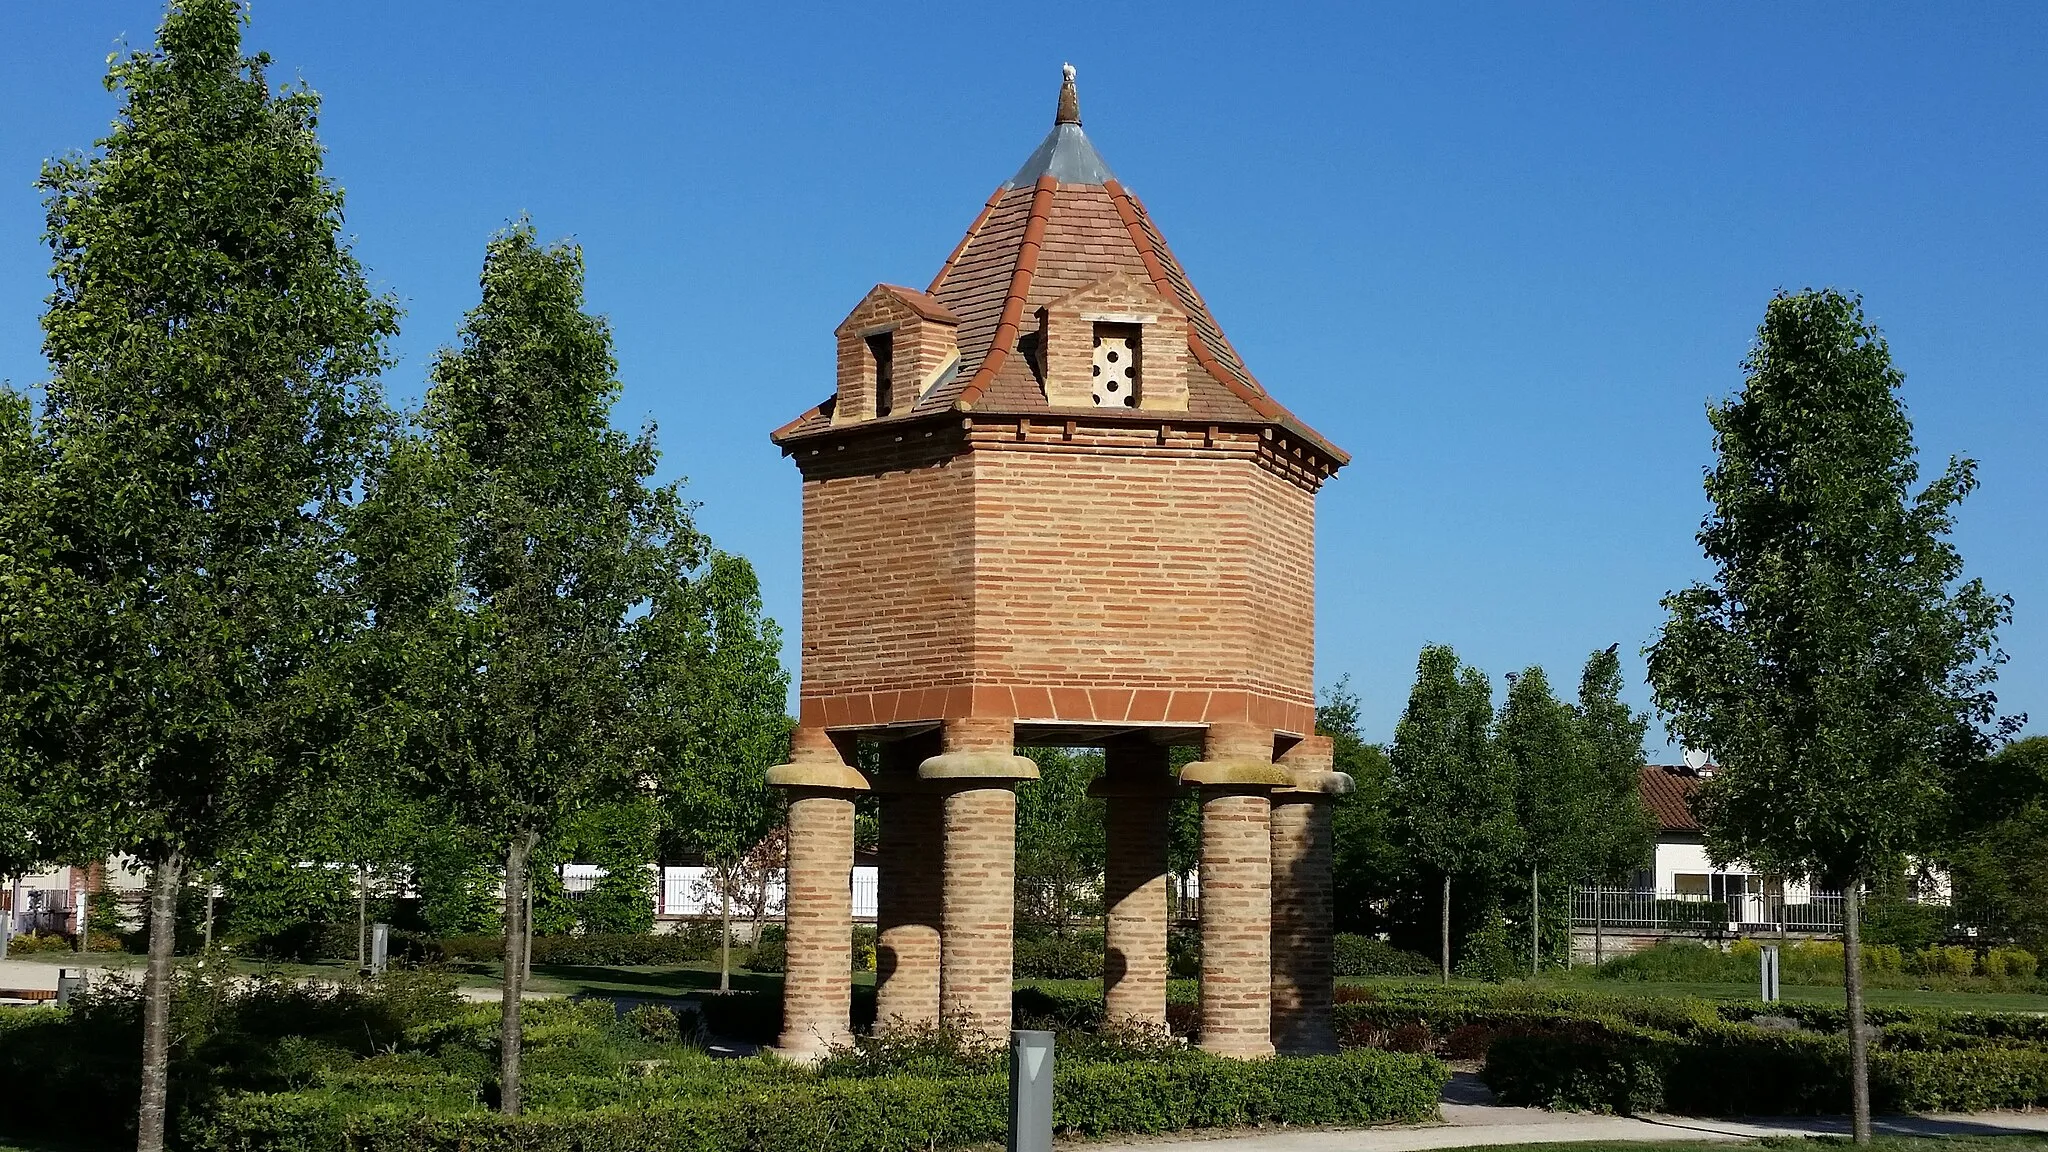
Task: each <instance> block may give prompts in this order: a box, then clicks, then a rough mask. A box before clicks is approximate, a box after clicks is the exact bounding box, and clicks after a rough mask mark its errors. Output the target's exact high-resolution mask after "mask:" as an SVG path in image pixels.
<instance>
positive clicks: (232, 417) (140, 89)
mask: <svg viewBox="0 0 2048 1152" xmlns="http://www.w3.org/2000/svg"><path fill="white" fill-rule="evenodd" d="M242 22H243V12H242V9H241V6H240V5H239V4H238V3H236V2H235V0H182V2H180V3H175V4H173V5H172V6H171V8H170V10H169V11H168V13H167V14H166V16H165V18H164V21H163V24H162V25H161V27H160V28H159V30H158V33H157V38H156V43H155V44H154V45H153V46H152V47H151V48H148V49H146V50H143V51H138V52H134V53H130V54H128V55H126V56H117V57H116V58H115V59H114V60H113V62H112V64H111V66H110V69H109V71H108V75H107V87H108V88H109V90H111V91H113V92H114V93H115V94H116V95H117V96H118V98H119V100H120V105H121V107H120V113H119V115H118V118H117V119H116V121H115V123H114V125H113V128H112V130H111V131H110V133H109V134H108V135H107V136H106V137H104V138H103V139H101V140H100V141H98V144H97V148H96V150H95V151H94V152H92V153H90V154H81V155H74V156H70V157H66V158H63V159H60V160H54V161H51V162H50V163H48V164H46V165H45V166H44V169H43V172H42V176H41V180H40V186H41V188H42V190H43V193H44V197H45V199H44V204H45V208H46V211H47V217H46V221H47V228H46V232H45V238H46V240H47V242H48V244H49V247H50V251H51V255H52V264H51V269H50V275H51V280H52V282H53V285H54V287H53V290H52V292H51V294H50V296H49V298H48V309H47V311H46V312H45V313H44V316H43V350H44V353H45V355H46V356H47V358H48V360H49V362H50V366H51V371H52V375H51V378H50V380H49V382H48V384H47V387H46V388H45V405H44V412H43V419H42V421H41V430H42V433H43V434H44V435H46V436H47V437H48V439H49V469H48V473H47V479H48V485H47V488H46V492H47V494H48V503H47V509H46V516H45V528H46V530H47V532H48V533H49V536H50V537H51V538H52V539H54V540H57V541H60V542H61V548H60V549H59V551H58V552H57V555H56V559H57V561H58V563H59V564H60V566H61V568H62V575H61V579H60V580H59V581H58V586H61V588H62V591H63V595H64V601H63V604H62V608H61V610H60V612H59V613H58V614H57V616H56V619H59V620H61V622H62V624H61V627H62V635H61V638H60V642H58V643H55V644H48V645H44V644H35V645H30V646H28V651H26V652H24V651H22V650H20V649H15V650H11V651H10V653H9V659H10V660H13V659H23V660H26V661H27V663H28V664H29V667H28V668H26V669H16V670H15V671H12V672H10V673H8V674H7V675H5V676H4V677H0V679H4V680H7V681H9V682H12V683H24V682H33V683H36V684H38V685H40V686H41V687H40V688H39V691H40V692H42V693H44V694H45V695H46V697H47V698H49V699H53V700H61V701H62V702H63V705H64V707H63V708H62V710H61V711H58V710H54V709H48V708H40V709H36V710H35V712H34V714H33V715H32V716H31V717H29V719H30V720H31V723H32V724H33V725H34V726H36V727H37V728H38V729H39V730H38V731H36V732H34V733H32V734H31V736H30V739H29V740H28V744H29V745H30V746H31V747H46V748H49V749H50V750H51V751H50V754H49V755H48V756H47V757H46V758H45V759H44V760H43V762H42V763H40V764H39V765H38V766H37V770H36V772H35V773H34V774H33V775H32V776H31V777H30V779H31V780H32V781H33V785H32V787H33V791H34V793H35V796H33V797H31V799H36V798H38V797H39V798H40V799H41V800H42V801H43V803H44V806H45V807H47V808H50V809H53V810H61V811H62V812H63V813H64V814H65V821H66V824H67V826H68V827H69V828H70V830H71V831H73V832H76V833H78V834H79V835H80V837H81V839H82V840H83V841H85V842H87V843H91V844H92V845H94V846H95V847H98V848H109V849H115V850H120V851H124V852H128V853H132V854H134V855H136V856H138V857H140V858H141V859H143V860H146V861H148V862H150V864H151V865H152V866H153V869H154V872H155V887H156V900H157V904H158V907H157V911H158V912H159V915H157V916H156V917H155V921H156V923H157V925H158V927H159V929H160V930H159V931H158V932H157V933H156V935H155V937H153V939H152V945H151V974H150V979H149V989H150V991H149V999H150V1003H149V1009H148V1012H147V1014H146V1018H145V1029H144V1076H143V1081H144V1085H145V1087H144V1092H143V1105H142V1115H141V1120H140V1129H141V1135H140V1137H139V1143H140V1145H141V1146H142V1147H143V1148H144V1149H145V1150H149V1149H154V1148H158V1147H161V1145H162V1142H163V1114H164V1084H165V1078H166V1076H167V1066H168V1058H167V1053H168V1044H169V1021H168V1012H169V993H168V989H167V987H166V984H167V982H168V978H169V963H170V949H171V945H172V937H171V931H170V925H169V921H170V919H171V916H170V911H171V909H172V908H173V906H174V904H175V901H176V897H177V892H178V889H179V881H180V877H181V873H182V871H183V870H184V868H185V866H186V864H187V862H188V861H189V862H198V863H202V864H203V863H206V862H209V861H212V860H215V859H218V858H219V857H220V856H221V855H222V854H223V853H225V852H226V851H228V850H230V849H232V848H233V847H234V846H235V845H236V844H237V843H239V842H240V841H241V839H242V838H243V837H244V836H246V835H247V834H249V832H250V831H251V830H252V829H254V828H260V827H261V826H263V825H264V824H265V823H266V822H267V821H268V820H269V818H270V816H271V814H272V813H273V812H274V810H275V809H276V807H277V806H278V804H279V803H281V802H282V801H283V800H284V798H286V797H287V796H289V795H290V794H292V792H293V791H294V790H296V789H297V788H299V787H300V786H302V785H303V784H304V782H305V781H306V780H307V778H308V777H309V776H310V775H311V774H313V773H314V772H315V771H316V770H317V769H318V767H319V765H320V763H321V759H322V755H323V751H322V750H323V749H324V748H325V747H326V746H327V745H328V744H329V743H330V742H331V739H330V738H331V734H332V732H333V730H334V728H335V726H337V725H339V724H342V723H344V722H345V720H344V718H345V717H346V716H347V714H348V708H347V706H346V704H345V702H344V700H343V699H342V697H343V695H344V694H343V693H340V692H338V691H337V690H336V689H337V684H338V682H339V678H340V672H339V671H338V670H337V669H336V668H335V667H333V665H332V662H331V656H332V654H333V653H334V652H335V651H337V650H339V649H340V648H341V647H342V644H341V641H342V640H343V639H344V638H345V637H346V636H347V635H348V634H349V633H350V632H351V631H352V630H353V629H355V628H357V627H358V626H359V625H360V621H361V613H360V612H359V611H358V609H357V607H356V605H355V604H354V603H352V600H351V598H350V597H349V596H348V595H346V594H345V586H346V582H345V581H344V580H343V579H341V577H340V574H339V571H338V570H339V567H340V559H339V555H340V548H339V538H340V535H341V526H340V513H341V510H342V508H343V506H344V505H345V504H346V502H347V500H348V498H349V496H350V493H351V491H352V490H353V488H354V486H355V484H356V482H357V479H358V477H359V475H360V472H361V466H362V463H363V460H364V457H365V454H366V453H367V452H368V450H369V447H370V445H371V444H372V443H373V441H374V440H375V438H376V436H377V435H378V432H379V430H380V427H381V425H382V422H383V419H384V410H383V406H382V403H381V400H380V396H379V389H378V383H377V377H378V373H379V372H380V371H381V370H382V369H383V368H384V367H385V364H386V351H385V344H386V341H387V339H388V338H389V337H390V336H391V334H392V333H393V331H394V330H395V328H396V319H397V310H396V308H395V307H394V306H393V305H392V303H391V302H390V301H389V300H387V299H383V298H380V297H378V296H376V295H375V294H374V293H372V292H371V290H370V289H369V287H368V284H367V282H366V280H365V278H364V276H363V272H362V269H361V267H360V266H359V265H358V263H357V261H356V259H355V257H354V256H353V254H352V253H351V252H350V251H349V248H348V246H347V244H346V243H345V242H344V241H343V240H342V238H341V223H342V195H341V190H340V189H339V188H337V187H335V186H334V185H333V184H332V183H331V182H330V181H329V180H328V179H327V178H326V176H325V175H324V174H323V172H322V166H321V148H320V143H319V140H318V138H317V136H316V133H315V126H316V122H317V117H318V111H319V99H318V97H316V96H315V95H314V94H313V93H312V92H310V91H308V90H307V89H306V88H305V87H304V86H303V85H300V86H297V87H290V88H273V87H272V86H271V84H270V82H269V78H268V75H267V72H268V67H269V60H268V58H267V57H265V56H262V55H256V56H244V55H243V54H242V47H241V31H242V28H241V26H242Z"/></svg>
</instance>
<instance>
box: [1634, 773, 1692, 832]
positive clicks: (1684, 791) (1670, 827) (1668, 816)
mask: <svg viewBox="0 0 2048 1152" xmlns="http://www.w3.org/2000/svg"><path fill="white" fill-rule="evenodd" d="M1699 789H1700V778H1699V776H1698V775H1697V774H1695V773H1694V772H1693V770H1692V769H1690V768H1668V767H1664V766H1662V765H1658V764H1645V765H1643V771H1642V776H1641V784H1640V787H1639V789H1638V792H1639V793H1640V795H1641V796H1642V798H1643V807H1645V808H1647V809H1649V810H1650V815H1652V816H1655V817H1656V818H1657V827H1659V828H1661V829H1663V830H1664V831H1666V832H1697V831H1699V827H1700V822H1699V818H1698V817H1696V816H1694V815H1693V814H1692V798H1693V794H1694V793H1696V792H1698V791H1699Z"/></svg>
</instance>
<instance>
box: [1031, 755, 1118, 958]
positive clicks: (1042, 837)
mask: <svg viewBox="0 0 2048 1152" xmlns="http://www.w3.org/2000/svg"><path fill="white" fill-rule="evenodd" d="M1024 753H1025V755H1027V756H1029V757H1030V758H1031V759H1032V760H1033V761H1035V762H1036V763H1037V764H1038V779H1036V780H1026V781H1023V782H1021V783H1019V784H1018V785H1017V896H1018V911H1019V913H1020V918H1021V919H1022V920H1023V921H1025V922H1026V923H1027V924H1031V925H1035V926H1039V927H1044V928H1050V929H1052V930H1053V931H1054V932H1055V933H1057V934H1059V935H1065V934H1066V932H1067V929H1068V927H1069V926H1070V924H1071V922H1072V920H1073V919H1074V918H1075V917H1076V916H1078V915H1080V914H1081V913H1082V912H1083V911H1084V908H1083V905H1084V904H1085V903H1088V899H1087V898H1088V897H1089V896H1090V895H1091V894H1093V893H1094V892H1095V891H1097V890H1096V889H1095V887H1094V882H1095V881H1096V879H1097V878H1098V877H1100V876H1101V875H1102V874H1103V868H1104V866H1105V863H1106V860H1107V852H1108V847H1107V843H1106V841H1105V836H1104V825H1103V821H1104V819H1105V810H1104V808H1103V802H1102V800H1100V799H1098V798H1096V797H1092V796H1090V795H1088V785H1089V783H1090V782H1091V781H1093V780H1094V779H1095V777H1096V776H1098V775H1100V774H1101V773H1102V771H1103V759H1102V753H1101V752H1099V751H1096V750H1094V749H1083V748H1027V749H1025V750H1024ZM1086 910H1087V911H1094V910H1095V909H1093V908H1089V909H1086Z"/></svg>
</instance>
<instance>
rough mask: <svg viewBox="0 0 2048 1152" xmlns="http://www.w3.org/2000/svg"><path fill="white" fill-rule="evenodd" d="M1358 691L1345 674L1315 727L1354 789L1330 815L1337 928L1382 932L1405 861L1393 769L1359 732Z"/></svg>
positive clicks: (1320, 709)
mask: <svg viewBox="0 0 2048 1152" xmlns="http://www.w3.org/2000/svg"><path fill="white" fill-rule="evenodd" d="M1358 723H1359V704H1358V694H1357V693H1356V692H1354V691H1353V690H1352V688H1351V678H1350V677H1348V676H1347V677H1345V678H1344V679H1342V680H1339V681H1338V682H1337V683H1336V684H1335V685H1333V686H1331V687H1329V688H1327V689H1325V690H1324V692H1323V700H1322V703H1321V704H1320V705H1318V706H1317V708H1316V731H1317V732H1318V733H1321V734H1322V735H1324V736H1328V737H1329V738H1330V745H1331V753H1332V761H1333V765H1334V767H1335V768H1336V770H1337V771H1339V772H1343V773H1347V774H1349V775H1350V777H1351V779H1352V781H1353V783H1354V784H1355V785H1356V787H1355V788H1354V789H1353V791H1352V792H1351V794H1350V795H1348V796H1344V797H1341V798H1339V799H1338V800H1337V802H1336V804H1335V805H1334V808H1333V811H1332V812H1331V813H1330V840H1331V855H1332V860H1331V869H1330V871H1331V879H1332V883H1333V886H1334V896H1335V903H1336V918H1337V927H1338V928H1339V929H1340V930H1341V931H1346V932H1380V931H1383V930H1384V929H1385V928H1386V927H1387V919H1388V915H1387V910H1388V908H1389V906H1390V905H1391V904H1392V901H1393V897H1394V895H1395V888H1396V885H1398V884H1399V883H1400V882H1401V881H1402V880H1403V879H1404V876H1403V873H1404V872H1405V871H1406V869H1407V861H1406V860H1405V859H1403V857H1402V854H1401V848H1400V844H1399V843H1398V841H1397V839H1396V836H1395V830H1394V821H1393V816H1392V812H1391V806H1390V801H1389V790H1390V788H1391V786H1392V781H1391V775H1392V769H1391V767H1390V766H1389V764H1388V763H1387V754H1386V752H1385V751H1384V750H1383V749H1381V748H1380V747H1379V746H1378V745H1376V744H1368V743H1366V742H1365V739H1364V738H1363V737H1362V736H1360V735H1359V731H1358Z"/></svg>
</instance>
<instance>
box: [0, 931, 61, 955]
mask: <svg viewBox="0 0 2048 1152" xmlns="http://www.w3.org/2000/svg"><path fill="white" fill-rule="evenodd" d="M69 951H71V938H70V937H69V936H61V935H58V934H57V933H55V932H25V933H23V934H22V935H20V936H16V937H14V938H12V939H10V940H9V941H8V942H7V954H8V955H9V956H33V955H36V954H38V953H43V952H69Z"/></svg>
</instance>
